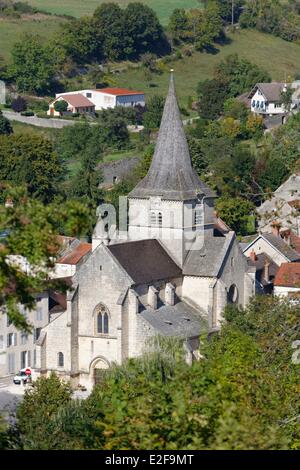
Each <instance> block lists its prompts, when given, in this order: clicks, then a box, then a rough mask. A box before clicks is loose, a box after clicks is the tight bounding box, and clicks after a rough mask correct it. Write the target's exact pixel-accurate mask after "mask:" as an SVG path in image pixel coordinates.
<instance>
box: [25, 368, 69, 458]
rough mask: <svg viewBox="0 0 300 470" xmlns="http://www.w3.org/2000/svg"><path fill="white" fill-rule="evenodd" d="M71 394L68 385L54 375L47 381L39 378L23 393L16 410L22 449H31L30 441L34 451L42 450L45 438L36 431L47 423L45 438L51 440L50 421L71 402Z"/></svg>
mask: <svg viewBox="0 0 300 470" xmlns="http://www.w3.org/2000/svg"><path fill="white" fill-rule="evenodd" d="M71 394H72V391H71V387H70V385H69V384H67V383H65V382H62V381H61V380H60V379H59V378H58V377H57V375H55V374H54V373H52V374H51V375H50V377H49V378H48V379H47V378H45V377H40V378H39V379H37V381H36V382H34V383H33V386H32V389H30V390H26V391H25V395H24V398H23V400H22V402H21V404H20V405H19V407H18V410H17V419H18V432H19V434H20V438H21V439H22V438H23V442H22V448H23V449H28V448H29V449H30V448H31V446H32V439H34V440H35V446H36V449H43V448H44V443H45V437H46V436H45V434H44V432H43V433H39V432H38V430H39V429H41V427H43V426H44V425H45V424H46V423H47V424H46V426H47V428H48V429H47V430H48V435H47V437H48V439H51V421H52V419H53V417H54V416H55V414H56V413H57V412H58V411H59V410H60V409H62V408H63V407H64V406H65V405H67V404H68V403H69V402H70V401H71ZM29 415H30V420H29V419H28V416H29ZM38 436H39V437H38Z"/></svg>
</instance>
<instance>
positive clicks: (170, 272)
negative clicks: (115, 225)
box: [107, 239, 182, 284]
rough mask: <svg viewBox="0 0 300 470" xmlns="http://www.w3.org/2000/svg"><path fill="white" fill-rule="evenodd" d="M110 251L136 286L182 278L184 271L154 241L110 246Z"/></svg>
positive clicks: (139, 241)
mask: <svg viewBox="0 0 300 470" xmlns="http://www.w3.org/2000/svg"><path fill="white" fill-rule="evenodd" d="M107 248H108V250H109V251H110V252H111V253H112V255H113V256H114V257H115V258H116V259H117V261H118V262H119V263H120V265H121V266H122V268H123V269H124V270H125V271H126V272H127V274H129V276H130V277H131V279H132V280H133V282H134V283H135V284H148V283H151V282H153V281H158V280H162V279H172V278H175V277H180V276H181V275H182V271H181V269H180V268H179V266H177V264H176V263H175V262H174V261H173V260H172V258H171V257H170V256H169V255H168V253H167V252H166V251H165V250H164V249H163V247H162V246H161V244H160V243H159V242H158V241H157V240H154V239H151V240H138V241H132V242H125V243H117V244H115V245H108V246H107Z"/></svg>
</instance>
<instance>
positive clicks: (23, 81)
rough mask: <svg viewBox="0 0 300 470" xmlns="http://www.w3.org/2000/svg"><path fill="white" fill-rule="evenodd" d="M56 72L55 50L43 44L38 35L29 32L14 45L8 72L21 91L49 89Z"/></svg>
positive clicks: (38, 91) (39, 91) (37, 91)
mask: <svg viewBox="0 0 300 470" xmlns="http://www.w3.org/2000/svg"><path fill="white" fill-rule="evenodd" d="M54 73H55V57H54V52H53V50H51V48H50V47H49V46H48V45H46V46H44V45H42V44H41V40H40V38H39V37H38V36H35V35H30V34H27V35H25V36H24V37H23V38H22V40H21V41H20V42H17V43H16V44H15V45H14V47H13V50H12V64H11V66H10V67H9V69H8V72H7V74H8V77H9V78H10V79H13V80H14V81H15V82H16V85H17V87H18V90H19V91H20V92H36V93H41V92H44V91H47V90H49V89H50V87H51V82H52V80H53V76H54Z"/></svg>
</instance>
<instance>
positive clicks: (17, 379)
mask: <svg viewBox="0 0 300 470" xmlns="http://www.w3.org/2000/svg"><path fill="white" fill-rule="evenodd" d="M27 369H29V367H26V368H25V369H21V370H20V371H19V372H18V373H17V375H15V376H14V384H16V385H21V384H22V383H24V384H26V383H27V382H28V381H29V380H30V377H31V375H27V374H26V370H27Z"/></svg>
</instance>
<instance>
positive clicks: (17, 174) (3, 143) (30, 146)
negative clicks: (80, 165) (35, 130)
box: [0, 134, 63, 202]
mask: <svg viewBox="0 0 300 470" xmlns="http://www.w3.org/2000/svg"><path fill="white" fill-rule="evenodd" d="M62 179H63V166H62V162H61V160H60V158H59V156H58V154H57V153H56V152H55V151H54V150H53V146H52V144H51V142H50V141H49V140H47V139H45V138H43V137H40V136H36V135H30V136H28V135H25V134H24V135H23V134H18V135H10V136H1V137H0V181H2V182H3V181H5V182H9V183H11V184H12V185H16V186H19V185H23V184H26V185H27V188H28V192H29V194H30V195H31V196H33V197H35V198H38V199H40V200H41V201H44V202H49V201H51V200H52V199H53V197H54V196H55V195H56V194H58V193H59V182H60V181H61V180H62Z"/></svg>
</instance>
